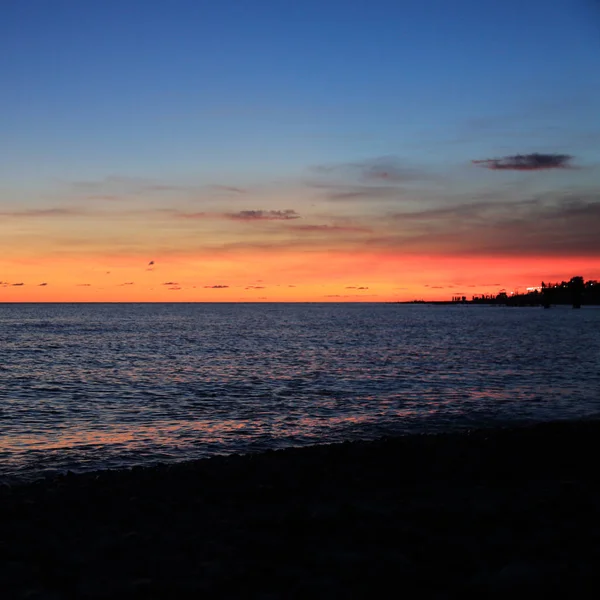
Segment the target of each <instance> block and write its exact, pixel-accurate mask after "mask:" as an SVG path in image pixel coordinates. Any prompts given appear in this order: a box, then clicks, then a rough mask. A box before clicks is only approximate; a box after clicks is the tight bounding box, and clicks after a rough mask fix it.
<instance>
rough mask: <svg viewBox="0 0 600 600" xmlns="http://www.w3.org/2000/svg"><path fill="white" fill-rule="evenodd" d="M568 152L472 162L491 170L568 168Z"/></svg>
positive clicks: (518, 155) (523, 155) (569, 157)
mask: <svg viewBox="0 0 600 600" xmlns="http://www.w3.org/2000/svg"><path fill="white" fill-rule="evenodd" d="M572 158H573V157H572V156H571V155H569V154H539V153H537V152H535V153H533V154H515V155H513V156H504V157H502V158H486V159H483V160H474V161H473V164H475V165H479V166H481V167H485V168H486V169H492V170H512V171H542V170H547V169H565V168H568V167H569V166H570V165H569V162H570V161H571V160H572Z"/></svg>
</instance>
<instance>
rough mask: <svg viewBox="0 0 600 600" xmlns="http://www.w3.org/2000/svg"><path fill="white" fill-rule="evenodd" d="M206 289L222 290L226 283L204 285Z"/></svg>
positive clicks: (226, 286)
mask: <svg viewBox="0 0 600 600" xmlns="http://www.w3.org/2000/svg"><path fill="white" fill-rule="evenodd" d="M204 287H205V288H206V289H212V290H222V289H225V288H228V287H229V286H228V285H205V286H204Z"/></svg>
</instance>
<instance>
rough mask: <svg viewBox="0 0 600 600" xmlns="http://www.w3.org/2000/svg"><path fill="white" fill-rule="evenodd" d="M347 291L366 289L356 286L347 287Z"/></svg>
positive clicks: (365, 288) (366, 288)
mask: <svg viewBox="0 0 600 600" xmlns="http://www.w3.org/2000/svg"><path fill="white" fill-rule="evenodd" d="M345 289H347V290H368V289H369V288H368V287H364V286H360V287H359V286H356V285H347V286H346V288H345Z"/></svg>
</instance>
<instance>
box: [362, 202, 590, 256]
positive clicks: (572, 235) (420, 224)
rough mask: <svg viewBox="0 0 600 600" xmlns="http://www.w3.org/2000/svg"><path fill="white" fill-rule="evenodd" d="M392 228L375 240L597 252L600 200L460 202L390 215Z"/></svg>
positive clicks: (472, 249) (419, 246)
mask: <svg viewBox="0 0 600 600" xmlns="http://www.w3.org/2000/svg"><path fill="white" fill-rule="evenodd" d="M389 218H390V219H392V220H393V219H395V220H397V221H398V223H399V224H398V227H397V232H396V233H395V234H391V235H388V236H381V237H378V238H375V237H373V238H370V239H369V241H368V243H369V244H371V245H374V246H386V247H395V248H398V249H400V248H401V249H403V250H406V251H420V252H428V253H435V254H439V253H442V254H443V253H448V254H454V253H460V254H473V255H529V256H535V255H538V256H582V257H583V256H599V255H600V236H599V235H598V231H600V201H599V200H598V196H596V195H594V194H586V193H579V194H578V193H575V192H573V193H567V194H564V195H562V196H561V195H559V194H558V193H554V194H546V195H544V197H534V198H529V199H524V200H521V201H512V202H509V201H505V202H495V203H485V202H481V203H477V202H472V203H465V204H458V205H455V206H451V207H443V208H432V209H428V210H422V211H418V212H401V213H396V214H395V215H389Z"/></svg>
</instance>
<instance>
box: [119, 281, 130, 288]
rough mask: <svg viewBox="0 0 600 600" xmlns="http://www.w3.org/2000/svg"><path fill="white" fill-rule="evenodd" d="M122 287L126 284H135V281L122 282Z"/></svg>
mask: <svg viewBox="0 0 600 600" xmlns="http://www.w3.org/2000/svg"><path fill="white" fill-rule="evenodd" d="M119 285H120V286H121V287H122V286H125V285H133V281H126V282H125V283H120V284H119Z"/></svg>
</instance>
